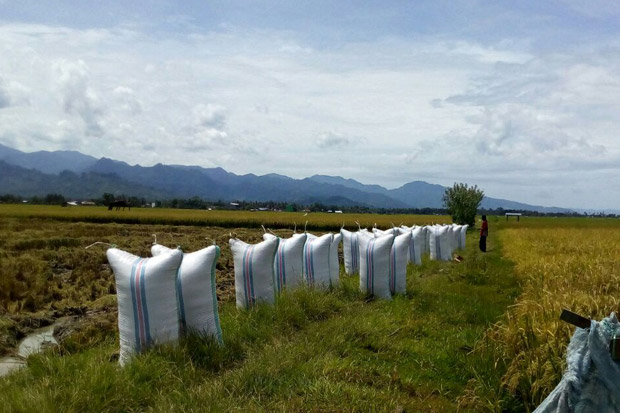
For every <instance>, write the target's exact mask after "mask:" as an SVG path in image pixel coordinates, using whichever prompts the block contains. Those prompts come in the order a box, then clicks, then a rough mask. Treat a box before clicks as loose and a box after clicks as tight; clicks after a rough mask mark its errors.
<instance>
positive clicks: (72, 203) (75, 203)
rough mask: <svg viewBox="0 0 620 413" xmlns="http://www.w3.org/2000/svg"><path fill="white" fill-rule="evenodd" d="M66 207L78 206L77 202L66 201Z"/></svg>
mask: <svg viewBox="0 0 620 413" xmlns="http://www.w3.org/2000/svg"><path fill="white" fill-rule="evenodd" d="M67 205H68V206H79V204H78V201H67Z"/></svg>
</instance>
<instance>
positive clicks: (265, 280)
mask: <svg viewBox="0 0 620 413" xmlns="http://www.w3.org/2000/svg"><path fill="white" fill-rule="evenodd" d="M278 243H279V238H277V237H274V238H273V239H270V240H266V241H263V242H261V243H258V244H246V243H245V242H243V241H241V240H239V239H236V238H231V239H230V249H231V251H232V254H233V261H234V263H235V294H236V297H237V308H240V309H249V308H252V307H254V306H255V305H256V304H257V303H260V302H263V303H268V304H272V303H273V302H274V301H275V286H274V273H273V263H274V260H275V255H276V251H277V249H278Z"/></svg>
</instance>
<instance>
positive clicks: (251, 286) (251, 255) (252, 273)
mask: <svg viewBox="0 0 620 413" xmlns="http://www.w3.org/2000/svg"><path fill="white" fill-rule="evenodd" d="M251 248H252V250H251V251H250V257H249V260H250V294H251V297H252V302H253V303H254V302H256V296H255V295H254V270H253V268H252V258H253V257H254V246H252V247H251Z"/></svg>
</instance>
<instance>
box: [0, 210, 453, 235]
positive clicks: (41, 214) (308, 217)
mask: <svg viewBox="0 0 620 413" xmlns="http://www.w3.org/2000/svg"><path fill="white" fill-rule="evenodd" d="M0 217H12V218H24V219H30V218H36V219H54V220H62V221H69V222H91V223H111V222H115V223H121V224H144V225H186V226H214V227H225V228H260V226H261V225H264V226H265V227H267V228H290V229H293V228H294V227H295V226H297V230H298V231H303V228H304V226H306V225H307V229H310V230H326V231H334V230H338V229H339V228H340V227H341V226H343V225H345V226H346V228H349V229H357V223H359V224H360V225H361V226H362V227H372V226H373V225H375V224H376V225H377V226H378V227H379V228H390V227H391V226H392V225H400V224H405V225H409V226H411V225H414V224H420V225H426V224H432V223H437V224H444V223H448V222H452V221H451V218H450V217H449V216H446V215H411V214H406V215H405V214H400V215H397V214H395V215H378V214H335V213H323V212H309V213H306V212H275V211H227V210H212V211H209V210H196V209H167V208H132V209H131V211H129V210H125V211H108V210H107V208H105V207H94V206H93V207H64V208H63V207H60V206H48V205H2V204H0ZM306 223H307V224H306Z"/></svg>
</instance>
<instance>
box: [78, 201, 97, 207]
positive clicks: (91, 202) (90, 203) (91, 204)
mask: <svg viewBox="0 0 620 413" xmlns="http://www.w3.org/2000/svg"><path fill="white" fill-rule="evenodd" d="M80 205H82V206H95V203H94V202H93V201H82V202H80Z"/></svg>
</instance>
